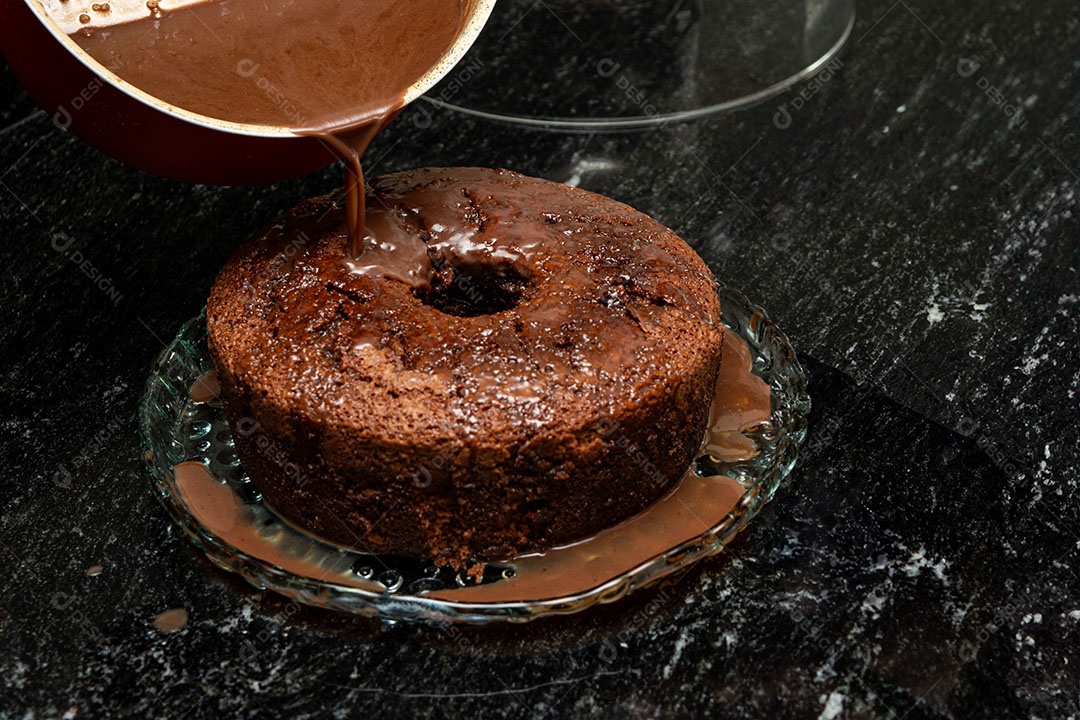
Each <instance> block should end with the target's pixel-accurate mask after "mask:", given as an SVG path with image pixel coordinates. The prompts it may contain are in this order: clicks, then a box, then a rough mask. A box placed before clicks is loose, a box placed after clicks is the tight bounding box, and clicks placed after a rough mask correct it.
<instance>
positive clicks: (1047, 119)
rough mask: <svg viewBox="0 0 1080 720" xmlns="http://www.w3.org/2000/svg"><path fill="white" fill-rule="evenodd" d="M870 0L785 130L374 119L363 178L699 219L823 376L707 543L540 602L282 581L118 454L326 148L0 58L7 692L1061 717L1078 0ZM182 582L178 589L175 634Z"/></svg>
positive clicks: (180, 707)
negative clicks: (492, 619) (423, 604)
mask: <svg viewBox="0 0 1080 720" xmlns="http://www.w3.org/2000/svg"><path fill="white" fill-rule="evenodd" d="M859 12H860V16H859V19H858V22H857V25H856V28H855V31H854V34H853V35H852V39H851V41H850V43H849V45H848V46H847V47H846V49H845V50H844V52H843V53H842V55H841V61H842V65H843V66H842V68H841V69H840V70H839V72H837V73H836V74H835V75H834V76H833V77H832V78H831V79H830V80H829V81H828V82H827V83H824V84H823V85H822V86H821V88H820V90H819V91H817V92H816V93H815V94H813V95H812V97H810V99H809V100H808V101H807V102H806V103H805V104H804V105H803V106H802V107H801V108H800V109H799V110H798V111H797V112H794V113H792V122H791V124H790V127H788V128H787V129H779V128H778V127H776V125H775V124H774V123H773V116H774V113H775V112H776V110H777V107H778V105H779V104H780V103H781V102H784V101H785V99H790V98H791V97H792V96H791V95H788V96H786V98H785V97H781V98H780V99H777V100H775V101H773V102H768V103H765V104H763V105H761V106H758V107H756V108H753V109H750V110H747V111H743V112H739V113H736V114H732V115H727V116H722V117H716V118H712V119H707V120H702V121H697V122H694V123H691V124H685V125H672V126H668V127H667V128H665V129H662V130H659V131H655V132H651V133H626V134H608V135H603V134H597V135H588V134H557V133H544V132H539V131H530V130H525V129H521V128H518V127H512V126H504V125H499V124H496V123H488V122H481V121H477V120H472V119H469V118H466V117H464V116H461V115H457V114H453V113H450V112H434V118H435V122H434V123H433V124H431V126H430V127H418V126H425V125H427V123H426V122H417V123H413V122H410V119H409V118H410V114H409V112H406V114H405V115H404V116H403V117H402V119H400V120H399V121H398V122H397V123H396V124H395V125H394V126H393V128H392V129H391V130H389V131H388V132H386V133H385V134H384V135H383V136H382V137H380V138H379V139H378V141H377V143H376V145H375V146H374V147H373V148H372V150H371V153H370V155H369V158H370V159H371V161H370V163H369V168H371V169H372V170H374V171H376V172H381V171H389V170H394V169H399V168H406V167H413V166H417V165H437V164H476V165H495V166H505V167H509V168H511V169H515V170H519V171H521V172H525V173H528V174H534V175H540V176H545V177H551V178H556V179H562V180H565V179H567V178H569V177H570V176H572V175H574V174H579V175H580V176H581V185H582V186H584V187H587V188H589V189H593V190H598V191H600V192H604V193H606V194H609V195H612V196H614V197H616V198H619V199H621V200H624V201H626V202H629V203H631V204H633V205H635V206H637V207H639V208H641V209H642V210H644V211H646V212H649V213H651V214H653V215H655V216H656V217H658V218H659V219H660V220H661V221H663V222H665V223H667V224H668V225H670V226H671V227H673V228H674V229H675V230H676V231H678V232H679V233H680V234H681V235H683V236H684V237H685V238H686V239H687V240H688V241H689V242H690V243H691V244H692V245H693V246H694V247H695V248H696V249H697V250H698V251H699V252H700V253H701V254H702V255H703V256H704V257H705V259H706V260H707V261H708V262H709V264H710V265H711V266H712V267H713V268H714V269H715V271H716V272H717V274H718V275H719V276H720V277H722V278H725V279H727V280H728V281H729V282H730V283H732V284H733V285H735V286H737V287H739V288H740V289H742V290H743V291H744V292H745V293H746V294H747V295H748V296H749V297H750V298H751V299H752V300H754V301H756V302H758V303H760V304H761V305H763V306H764V307H765V308H767V309H768V311H769V312H770V314H771V316H772V317H773V318H774V319H775V320H776V321H777V322H778V323H779V325H780V326H781V327H782V328H784V329H785V330H786V331H787V332H788V334H789V335H790V337H791V339H792V342H793V343H794V345H795V346H796V348H797V349H798V350H799V352H800V355H801V358H802V360H803V361H804V363H805V365H806V367H807V368H808V370H809V372H810V373H811V375H812V385H811V393H812V396H813V399H814V409H813V415H812V417H811V428H810V433H809V436H808V438H807V442H806V445H805V448H804V452H803V454H802V457H801V459H800V460H799V464H798V466H797V468H796V470H795V472H794V474H793V475H792V476H791V478H790V479H789V480H788V481H787V483H786V484H785V486H784V487H782V488H781V490H780V492H779V493H778V494H777V496H776V498H775V500H774V501H773V502H772V503H771V504H770V505H769V506H767V507H766V508H765V510H764V511H763V512H762V513H761V515H760V516H759V517H758V518H757V519H756V520H755V521H754V522H753V523H752V524H751V526H750V529H749V531H748V532H747V533H744V534H743V535H742V536H741V537H740V538H739V539H738V540H737V541H736V543H735V544H734V545H733V546H732V548H731V552H730V553H729V554H728V555H726V556H724V557H719V558H715V559H713V560H710V561H708V562H705V563H700V564H698V566H696V567H695V568H694V569H693V570H692V571H691V572H689V573H688V574H685V575H683V576H681V577H680V578H679V579H678V581H677V582H675V583H674V584H670V585H668V586H666V587H663V588H659V589H653V590H651V591H646V592H643V593H641V594H639V595H636V596H632V597H631V598H629V599H628V600H627V601H625V602H620V603H617V604H615V605H610V606H605V607H601V608H594V609H592V610H590V611H588V612H585V613H583V614H581V615H579V616H574V617H566V618H551V619H545V620H540V621H537V622H535V623H531V624H529V625H525V626H506V627H488V628H461V629H458V628H454V629H450V630H446V629H438V628H432V627H423V626H402V625H397V626H382V625H380V624H378V623H376V622H373V621H368V620H364V619H357V618H350V617H345V616H339V615H335V614H332V613H328V612H319V611H314V610H309V609H300V610H298V609H297V608H296V607H294V606H292V605H290V604H288V603H287V602H284V601H282V600H280V599H278V598H276V597H274V596H272V595H270V594H260V593H257V592H255V591H254V590H253V589H251V588H250V587H249V586H247V585H246V584H245V583H243V582H242V581H240V580H237V579H235V578H233V577H231V576H229V575H226V574H225V573H223V572H221V571H219V570H217V569H215V568H214V567H212V566H211V565H210V564H209V563H208V562H207V561H205V560H204V559H203V558H202V556H201V555H200V554H199V553H198V552H196V551H195V550H194V549H193V548H192V547H191V546H190V545H189V543H188V542H187V541H186V540H184V539H182V538H181V537H180V536H179V535H178V532H177V531H176V530H174V529H172V528H171V527H170V522H169V519H168V517H167V515H166V513H165V511H164V510H163V508H162V507H161V506H160V505H159V504H158V502H157V501H156V500H155V499H154V497H153V495H152V493H151V491H150V488H149V486H148V483H147V481H146V480H145V479H144V478H143V477H142V476H141V474H140V471H139V469H138V446H137V441H136V437H135V421H134V414H135V409H136V406H137V403H138V400H139V396H140V393H141V391H142V384H143V382H144V380H145V378H146V376H147V373H148V368H149V364H150V362H151V361H152V359H153V358H154V356H155V354H156V353H157V352H158V351H159V350H160V349H161V346H162V343H161V339H165V338H169V337H171V336H172V334H173V333H174V332H175V331H176V330H177V328H178V327H179V326H180V325H181V323H183V322H184V321H185V320H186V319H188V318H190V317H192V316H194V315H196V314H197V313H198V311H199V309H200V308H201V307H202V305H203V303H204V300H205V298H206V295H207V292H208V289H209V287H210V284H211V282H212V280H213V277H214V274H215V272H216V270H217V268H218V267H219V266H220V265H221V264H222V263H223V262H224V261H225V259H226V257H227V256H228V254H229V252H230V250H231V249H232V247H233V246H234V245H235V244H236V243H237V242H238V241H239V240H240V239H241V238H243V237H244V236H246V235H248V234H249V233H251V232H253V231H254V230H255V229H257V228H258V227H259V226H260V225H261V224H262V223H264V222H266V221H268V220H269V219H270V218H272V217H274V216H275V215H276V214H277V213H279V212H280V211H282V210H284V209H286V208H288V207H289V206H291V205H292V204H294V203H295V202H296V201H298V200H299V199H301V198H303V197H305V196H309V195H314V194H318V193H322V192H326V191H328V190H331V189H334V188H335V187H336V186H337V185H338V183H339V170H338V169H336V168H330V169H327V170H326V171H324V172H321V173H316V174H314V175H311V176H309V177H306V178H303V179H301V180H297V181H292V182H287V183H281V184H279V185H276V186H273V187H255V188H231V189H230V188H212V187H201V186H192V185H184V184H180V183H175V182H170V181H167V180H162V179H159V178H157V177H153V176H150V175H147V174H145V173H141V172H138V171H136V170H132V169H129V168H127V167H124V166H121V165H120V164H118V163H116V162H114V161H111V160H109V159H107V158H106V157H104V156H102V155H101V154H99V153H97V152H96V151H94V150H92V149H90V148H89V147H87V146H86V145H84V144H83V143H81V142H80V141H78V140H76V139H75V138H73V137H71V136H70V135H68V134H66V133H65V132H62V131H60V130H58V129H57V128H56V127H54V126H53V124H52V122H51V121H50V118H49V117H48V116H47V115H45V114H44V113H42V112H40V111H38V110H36V108H35V107H34V106H33V105H32V104H31V103H30V101H29V100H27V98H26V97H25V95H24V94H23V93H22V91H21V90H20V89H19V86H18V85H17V83H16V82H15V81H14V80H13V79H12V78H11V77H10V75H9V74H8V73H7V71H6V70H4V71H3V72H2V73H0V92H2V96H0V97H2V98H3V100H2V102H0V127H2V129H0V183H2V185H0V227H2V228H3V239H4V242H3V243H2V245H0V254H2V258H3V259H2V266H3V267H4V269H5V275H6V277H5V280H4V282H2V283H0V297H2V303H3V308H4V321H3V323H0V347H2V352H3V362H4V373H3V380H2V383H3V385H2V396H3V404H4V408H5V410H4V414H3V427H4V431H3V458H4V469H5V472H4V478H3V480H2V481H0V508H2V511H0V512H2V516H0V568H2V570H3V577H4V580H3V582H2V583H0V715H3V716H5V717H6V716H11V717H23V716H24V713H27V712H29V713H30V714H31V716H36V717H56V716H60V715H65V714H66V715H65V717H69V716H76V715H77V716H78V717H115V716H121V715H132V716H147V717H174V718H195V717H214V716H238V717H271V716H288V717H299V718H306V717H328V716H335V717H371V716H375V715H376V714H378V715H379V716H381V717H398V716H401V717H457V716H461V717H477V718H503V717H506V718H511V717H514V718H516V717H537V718H539V717H542V716H543V717H575V716H603V717H614V718H623V717H667V716H671V717H691V716H696V717H725V718H728V717H730V718H742V717H746V718H751V717H754V718H757V717H774V716H782V717H807V718H816V717H821V718H837V717H855V718H861V717H895V718H901V717H903V718H911V719H912V720H914V719H915V718H946V717H947V718H970V717H987V718H1006V717H1008V718H1012V717H1039V718H1067V717H1078V716H1080V578H1078V575H1077V572H1076V570H1075V565H1076V563H1077V560H1078V557H1080V512H1078V508H1077V505H1078V503H1077V500H1076V498H1077V494H1078V491H1080V487H1078V478H1077V475H1078V472H1080V443H1078V431H1077V427H1078V420H1080V418H1078V406H1080V398H1078V392H1080V378H1078V371H1080V350H1078V340H1080V325H1078V324H1080V320H1078V302H1080V273H1078V266H1080V242H1078V238H1080V219H1078V214H1077V197H1078V195H1077V190H1078V187H1080V177H1078V175H1080V118H1078V117H1077V100H1078V99H1080V10H1078V6H1077V5H1076V4H1075V3H1074V2H1071V1H1069V0H1047V1H1046V2H1039V3H1022V2H1019V1H1018V0H1009V1H1007V2H998V3H980V2H974V0H968V1H967V2H945V3H930V2H925V1H924V0H919V1H918V2H914V3H909V2H906V0H901V1H900V2H897V3H895V4H892V3H891V0H871V1H869V2H864V3H862V5H861V6H860V8H859ZM964 58H967V59H974V60H976V61H978V62H979V63H980V67H979V68H978V69H977V70H976V71H975V72H974V74H969V73H961V72H958V63H959V61H960V60H961V59H964ZM999 100H1000V101H1001V102H999ZM1004 104H1009V105H1013V106H1014V107H1016V108H1019V109H1022V114H1021V115H1020V116H1019V119H1018V118H1016V117H1013V118H1010V117H1008V116H1007V115H1006V114H1005V110H1004V107H1003V105H1004ZM595 158H606V159H609V160H612V159H613V160H615V161H617V162H616V163H615V165H614V166H611V165H608V166H606V167H609V168H610V169H608V170H590V169H589V168H597V167H602V165H600V166H598V165H597V164H596V163H590V162H589V161H590V160H591V159H595ZM68 239H70V240H71V242H72V245H71V246H70V247H72V248H74V249H77V250H78V251H79V252H80V253H81V255H82V256H83V257H85V258H86V259H87V260H88V261H89V262H90V263H91V264H92V266H93V267H95V268H98V269H99V270H100V273H101V275H102V276H103V277H105V278H107V279H109V280H110V284H111V286H112V287H113V288H115V292H112V293H111V294H110V293H108V292H104V291H102V290H101V289H99V287H98V285H97V284H95V283H94V282H92V281H91V279H90V278H88V277H87V276H85V275H84V274H83V273H82V272H81V271H80V268H79V266H77V265H76V264H74V263H72V262H71V261H70V259H68V257H65V255H64V254H62V253H61V252H59V251H57V250H56V249H55V246H56V245H57V244H62V243H64V242H67V241H68ZM69 254H70V251H69ZM92 566H101V568H102V570H101V572H100V574H98V575H96V576H91V575H88V573H87V570H88V568H91V567H92ZM169 608H185V609H186V610H187V611H188V612H189V614H190V619H189V621H188V623H187V625H186V626H185V627H184V628H183V629H182V630H181V631H179V632H177V633H173V634H168V635H166V634H163V633H162V632H160V631H158V630H156V629H155V628H154V626H153V625H152V621H153V619H154V617H155V615H157V613H159V612H161V611H164V610H166V609H169Z"/></svg>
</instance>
